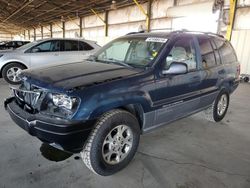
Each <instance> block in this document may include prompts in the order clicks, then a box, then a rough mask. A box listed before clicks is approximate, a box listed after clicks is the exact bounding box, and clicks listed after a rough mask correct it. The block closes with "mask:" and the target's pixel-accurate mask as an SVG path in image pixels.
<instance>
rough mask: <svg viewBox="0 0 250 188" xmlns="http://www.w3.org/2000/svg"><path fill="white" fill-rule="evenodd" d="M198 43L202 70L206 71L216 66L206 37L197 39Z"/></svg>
mask: <svg viewBox="0 0 250 188" xmlns="http://www.w3.org/2000/svg"><path fill="white" fill-rule="evenodd" d="M198 42H199V45H200V52H201V58H202V66H203V68H204V69H207V68H210V67H214V66H215V65H216V61H215V55H214V51H213V48H212V45H211V42H210V40H209V39H208V38H207V37H198Z"/></svg>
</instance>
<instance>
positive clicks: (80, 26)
mask: <svg viewBox="0 0 250 188" xmlns="http://www.w3.org/2000/svg"><path fill="white" fill-rule="evenodd" d="M79 20H80V24H79V28H80V37H82V17H80V19H79Z"/></svg>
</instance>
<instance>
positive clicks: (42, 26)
mask: <svg viewBox="0 0 250 188" xmlns="http://www.w3.org/2000/svg"><path fill="white" fill-rule="evenodd" d="M41 37H42V39H43V26H41Z"/></svg>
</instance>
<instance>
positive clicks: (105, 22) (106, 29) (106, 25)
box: [90, 9, 108, 37]
mask: <svg viewBox="0 0 250 188" xmlns="http://www.w3.org/2000/svg"><path fill="white" fill-rule="evenodd" d="M90 10H91V11H92V12H93V13H94V14H95V15H96V16H97V17H98V18H99V19H100V20H101V21H102V22H103V23H104V30H105V37H107V36H108V14H107V12H105V19H103V18H102V17H101V16H100V15H99V14H98V13H97V12H96V11H95V10H94V9H90Z"/></svg>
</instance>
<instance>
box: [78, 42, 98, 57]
mask: <svg viewBox="0 0 250 188" xmlns="http://www.w3.org/2000/svg"><path fill="white" fill-rule="evenodd" d="M96 50H97V49H95V48H94V47H93V46H91V45H90V44H88V43H86V42H84V41H79V56H80V58H81V60H84V59H87V58H88V57H89V56H90V55H92V54H93V53H95V52H96Z"/></svg>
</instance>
